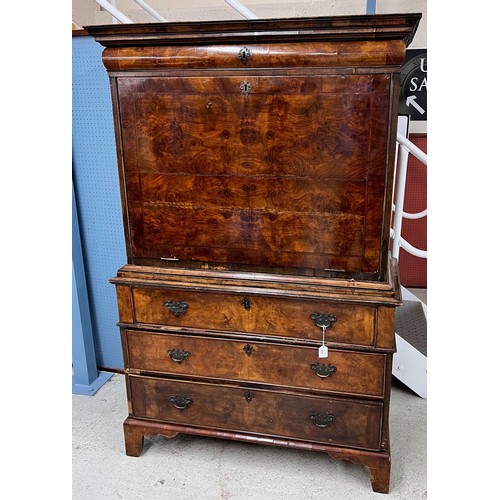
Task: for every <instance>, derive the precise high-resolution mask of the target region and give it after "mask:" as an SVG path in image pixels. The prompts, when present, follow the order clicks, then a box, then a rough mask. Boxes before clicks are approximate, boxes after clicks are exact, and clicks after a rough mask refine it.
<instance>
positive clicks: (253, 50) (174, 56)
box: [103, 40, 404, 71]
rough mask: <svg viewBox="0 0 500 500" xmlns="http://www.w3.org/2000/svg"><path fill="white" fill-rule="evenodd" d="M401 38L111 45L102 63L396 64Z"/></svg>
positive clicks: (126, 66)
mask: <svg viewBox="0 0 500 500" xmlns="http://www.w3.org/2000/svg"><path fill="white" fill-rule="evenodd" d="M403 58H404V42H402V41H399V40H379V41H370V42H349V41H338V42H326V43H318V42H304V43H272V44H255V43H246V44H244V43H242V44H235V45H231V44H225V45H224V44H217V45H201V46H200V45H192V46H189V45H188V46H186V45H183V46H176V47H175V46H153V47H133V48H132V47H110V48H107V49H105V50H104V53H103V62H104V65H105V66H106V68H107V69H108V70H109V71H120V70H121V71H123V70H134V69H154V70H159V69H172V68H173V69H184V68H200V69H203V68H210V69H213V68H241V69H247V68H273V67H274V68H282V67H288V68H296V67H331V68H335V67H345V66H350V67H353V66H354V67H366V66H370V67H373V66H381V67H382V66H384V67H387V66H390V65H400V64H401V63H402V62H403Z"/></svg>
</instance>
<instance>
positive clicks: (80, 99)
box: [73, 36, 127, 368]
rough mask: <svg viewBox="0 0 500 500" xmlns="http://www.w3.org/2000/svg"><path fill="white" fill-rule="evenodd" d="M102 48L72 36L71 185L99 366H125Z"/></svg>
mask: <svg viewBox="0 0 500 500" xmlns="http://www.w3.org/2000/svg"><path fill="white" fill-rule="evenodd" d="M102 51H103V47H102V45H100V44H98V43H97V42H95V41H94V39H93V38H91V37H88V36H80V37H73V182H74V186H75V195H76V202H77V207H78V216H79V224H80V237H81V241H82V251H83V256H84V262H85V271H86V275H87V276H86V277H87V288H88V294H89V304H90V313H91V319H92V328H93V332H94V345H95V351H96V361H97V365H98V366H103V367H108V368H123V357H122V351H121V344H120V337H119V329H118V327H117V326H116V322H117V321H118V309H117V305H116V297H115V289H114V285H111V284H110V283H109V282H108V280H109V278H111V277H112V276H114V275H115V274H116V271H117V270H118V268H120V267H121V266H123V265H124V264H125V263H126V259H127V257H126V250H125V238H124V234H123V224H122V213H121V202H120V188H119V180H118V167H117V161H116V147H115V136H114V128H113V111H112V106H111V94H110V87H109V79H108V75H107V73H106V70H105V69H104V66H103V64H102V61H101V54H102Z"/></svg>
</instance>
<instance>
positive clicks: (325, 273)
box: [86, 14, 420, 492]
mask: <svg viewBox="0 0 500 500" xmlns="http://www.w3.org/2000/svg"><path fill="white" fill-rule="evenodd" d="M419 19H420V14H401V15H400V14H393V15H392V14H391V15H376V16H349V17H347V16H346V17H322V18H303V19H271V20H257V21H220V22H192V23H161V24H157V23H155V24H131V25H112V26H89V27H87V28H86V29H87V30H88V32H90V34H91V35H93V36H94V37H95V38H96V40H97V41H98V42H100V43H101V44H102V45H104V47H105V49H104V52H103V56H102V57H103V62H104V65H105V67H106V68H107V71H108V73H109V77H110V82H111V93H112V99H113V110H114V118H115V130H116V145H117V154H118V165H119V170H120V182H121V196H122V205H123V222H124V228H125V237H126V246H127V254H128V255H127V257H128V262H127V264H126V265H124V266H123V267H122V268H121V269H120V270H119V271H118V272H117V276H116V277H115V278H113V279H112V280H111V281H112V283H114V284H115V285H116V292H117V297H118V307H119V326H120V330H121V338H122V345H123V354H124V362H125V377H126V383H127V394H128V401H129V412H130V415H129V417H128V418H127V419H126V421H125V423H124V429H125V444H126V452H127V454H128V455H133V456H138V455H140V453H141V449H142V443H143V439H144V436H146V435H152V434H158V433H159V434H163V435H166V436H169V437H173V436H175V435H176V434H177V433H190V434H197V435H202V436H211V437H220V438H224V439H233V440H243V441H247V442H252V443H262V444H268V445H276V446H288V447H293V448H299V449H308V450H316V451H323V452H326V453H328V454H329V455H330V456H331V457H333V458H344V459H347V460H350V461H352V462H354V463H359V464H363V465H366V466H367V467H368V468H369V469H370V472H371V481H372V486H373V489H374V490H375V491H379V492H387V491H388V489H389V475H390V448H389V427H388V422H389V401H390V387H391V363H392V354H393V352H394V349H395V337H394V311H395V307H396V306H398V305H399V304H400V300H401V299H400V293H399V283H398V278H397V265H396V264H395V263H394V262H393V260H392V259H391V257H390V252H389V240H390V235H389V231H390V223H391V206H392V187H393V176H394V154H395V138H396V118H397V100H398V95H399V72H400V68H401V64H402V62H403V59H404V56H405V50H406V47H407V45H408V44H409V43H410V42H411V40H412V37H413V35H414V33H415V30H416V27H417V25H418V22H419Z"/></svg>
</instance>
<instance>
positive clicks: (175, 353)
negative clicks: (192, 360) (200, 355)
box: [167, 349, 191, 363]
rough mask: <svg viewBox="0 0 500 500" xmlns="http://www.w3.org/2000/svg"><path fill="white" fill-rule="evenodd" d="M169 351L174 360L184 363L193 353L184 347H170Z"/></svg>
mask: <svg viewBox="0 0 500 500" xmlns="http://www.w3.org/2000/svg"><path fill="white" fill-rule="evenodd" d="M167 352H168V355H169V356H170V358H171V359H172V361H175V362H176V363H182V362H183V361H185V360H186V359H188V358H189V356H190V355H191V352H189V351H186V350H184V349H169V350H168V351H167Z"/></svg>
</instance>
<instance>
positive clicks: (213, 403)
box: [128, 375, 383, 450]
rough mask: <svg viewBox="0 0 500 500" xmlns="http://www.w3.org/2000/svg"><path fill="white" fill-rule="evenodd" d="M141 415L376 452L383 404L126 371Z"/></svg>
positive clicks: (135, 408)
mask: <svg viewBox="0 0 500 500" xmlns="http://www.w3.org/2000/svg"><path fill="white" fill-rule="evenodd" d="M128 379H129V397H130V400H131V403H132V414H133V416H135V417H139V418H149V419H153V420H161V421H165V422H169V423H178V424H190V425H194V426H200V427H207V428H213V429H220V430H234V431H241V432H249V433H257V434H265V435H268V436H275V437H287V438H293V439H301V440H306V441H314V442H318V443H327V444H334V445H340V446H349V447H353V448H363V449H368V450H378V449H379V448H380V430H381V424H382V413H383V404H382V403H377V402H371V401H366V402H365V401H355V400H351V399H349V400H345V399H341V398H329V397H323V396H309V395H298V394H289V393H284V392H274V391H269V390H262V389H253V388H251V389H249V388H245V387H238V386H230V385H222V384H207V383H201V382H184V381H178V380H169V379H164V378H154V377H143V376H134V375H129V376H128Z"/></svg>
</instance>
